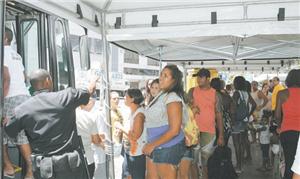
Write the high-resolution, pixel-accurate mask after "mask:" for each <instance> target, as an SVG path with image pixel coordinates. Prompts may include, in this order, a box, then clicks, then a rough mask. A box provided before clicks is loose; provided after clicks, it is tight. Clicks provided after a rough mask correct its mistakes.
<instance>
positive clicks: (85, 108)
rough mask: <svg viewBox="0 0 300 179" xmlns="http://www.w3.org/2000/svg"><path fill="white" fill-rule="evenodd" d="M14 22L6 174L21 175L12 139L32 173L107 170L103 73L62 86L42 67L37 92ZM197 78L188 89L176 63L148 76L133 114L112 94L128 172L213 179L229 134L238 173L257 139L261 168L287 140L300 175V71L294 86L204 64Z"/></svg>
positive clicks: (97, 174)
mask: <svg viewBox="0 0 300 179" xmlns="http://www.w3.org/2000/svg"><path fill="white" fill-rule="evenodd" d="M5 30H6V31H5V44H6V45H7V46H5V52H6V53H5V54H6V56H5V60H4V62H5V63H4V95H5V101H4V116H5V119H4V121H3V124H4V129H5V136H4V137H5V138H4V153H3V156H4V165H3V166H4V175H5V176H6V177H10V178H13V177H14V174H15V173H14V166H13V164H12V163H11V162H10V159H9V156H8V153H7V144H8V143H9V142H11V143H13V144H16V145H19V146H20V151H21V153H22V155H23V157H24V158H25V162H26V168H27V170H26V174H25V179H32V178H35V179H39V178H47V179H48V178H57V179H60V178H61V179H65V178H75V179H76V178H78V179H85V178H87V179H91V178H95V179H98V178H107V176H108V173H106V172H107V170H106V168H105V166H106V157H105V141H106V140H107V139H108V138H109V136H107V133H108V132H107V131H108V130H109V129H108V127H107V126H108V125H107V119H106V117H105V115H103V114H102V112H101V111H100V109H96V110H95V105H94V104H95V99H93V98H92V97H91V96H92V94H93V93H94V92H95V86H96V81H97V79H96V78H95V79H93V80H91V82H90V84H89V86H87V88H83V89H75V88H67V89H65V90H62V91H58V92H53V83H52V78H51V76H50V74H49V73H48V72H47V71H46V70H43V69H39V70H36V71H33V72H32V73H31V74H30V76H29V81H30V84H31V86H32V88H33V89H34V91H35V92H34V96H32V97H30V95H29V93H28V91H27V88H26V86H25V83H24V81H25V77H24V75H23V73H24V67H23V65H22V59H21V57H20V56H19V55H18V54H17V53H16V52H14V51H13V50H12V49H10V47H9V45H10V42H11V40H12V32H11V31H10V30H9V29H5ZM13 70H14V72H13V73H12V71H13ZM193 76H194V77H196V78H197V83H198V85H197V86H196V87H193V88H191V89H189V91H188V93H185V91H184V88H183V74H182V72H181V71H180V70H179V69H178V67H177V66H176V65H167V66H165V67H164V68H163V70H162V71H161V74H160V77H159V79H154V80H152V81H151V82H150V81H149V84H147V91H146V92H147V93H146V94H144V95H143V93H142V91H141V90H140V89H128V90H127V91H126V92H125V105H126V106H127V107H128V108H129V109H130V112H129V115H128V116H129V118H128V119H124V117H123V115H122V112H121V111H120V109H119V94H118V93H117V92H111V93H110V98H111V99H110V100H111V101H110V103H111V109H110V112H111V127H112V134H113V140H112V141H111V142H112V143H117V144H119V145H122V156H123V158H124V160H123V165H122V178H127V179H143V178H147V179H159V178H160V179H165V178H172V179H177V178H178V179H189V178H192V179H194V178H199V177H200V175H201V176H202V178H204V179H208V178H210V177H209V173H210V172H209V170H210V167H211V166H210V165H209V163H211V162H209V160H210V158H211V157H212V155H214V150H215V148H216V147H219V148H224V147H228V141H229V139H230V137H232V141H233V144H234V151H235V156H236V167H235V172H236V173H237V174H240V173H242V172H243V164H244V161H248V162H249V161H251V158H252V157H251V147H250V145H251V142H253V143H255V142H257V141H258V142H259V144H260V147H261V153H262V167H260V168H259V170H260V171H261V172H266V171H268V170H270V169H271V168H272V167H273V163H272V160H271V157H270V148H272V145H273V144H274V145H279V138H280V144H281V146H282V148H283V153H284V158H285V172H284V179H292V177H293V173H295V174H294V178H297V177H299V175H300V174H299V167H298V165H299V160H300V159H299V156H300V155H299V142H298V141H299V131H300V121H299V120H300V113H299V111H300V108H299V106H300V105H299V101H300V70H291V71H290V72H289V74H288V76H287V79H286V86H287V88H286V89H285V88H284V87H283V85H281V84H280V82H279V78H277V77H274V78H273V80H272V83H269V82H267V83H264V84H263V85H262V88H261V90H260V89H259V83H258V82H256V81H253V82H252V83H250V82H248V81H246V80H245V78H244V77H243V76H237V77H235V79H234V81H233V85H226V84H225V82H224V81H222V80H221V79H220V78H214V79H211V74H210V71H209V70H208V69H204V68H203V69H200V70H199V71H198V72H197V73H196V74H194V75H193ZM20 79H21V80H20ZM271 88H272V90H270V89H271ZM270 93H271V94H270ZM189 110H190V111H191V113H189ZM191 119H193V120H195V125H196V126H195V127H196V128H197V130H198V134H197V136H196V137H197V140H196V141H197V143H193V144H191V143H190V141H191V139H190V138H189V136H188V135H187V134H186V131H185V130H184V128H185V125H186V124H187V123H188V121H189V120H191ZM274 126H275V127H274ZM276 126H277V128H276ZM249 134H251V138H252V141H249ZM78 136H81V138H80V137H78ZM276 138H277V139H278V140H277V141H278V142H274V141H276ZM297 145H298V149H297ZM295 157H296V158H295ZM231 179H233V178H231Z"/></svg>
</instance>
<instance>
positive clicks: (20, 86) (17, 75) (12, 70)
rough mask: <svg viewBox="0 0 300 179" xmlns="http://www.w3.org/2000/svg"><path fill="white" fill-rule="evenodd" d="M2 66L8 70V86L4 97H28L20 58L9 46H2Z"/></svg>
mask: <svg viewBox="0 0 300 179" xmlns="http://www.w3.org/2000/svg"><path fill="white" fill-rule="evenodd" d="M4 66H6V67H7V68H8V70H9V75H10V85H9V90H8V94H7V96H6V97H14V96H18V95H28V96H29V95H30V94H29V91H28V89H27V88H26V84H25V77H24V66H23V63H22V57H21V56H20V55H19V54H18V53H17V52H16V51H14V50H13V49H12V48H11V47H10V46H4Z"/></svg>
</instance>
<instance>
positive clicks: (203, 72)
mask: <svg viewBox="0 0 300 179" xmlns="http://www.w3.org/2000/svg"><path fill="white" fill-rule="evenodd" d="M196 76H200V77H206V78H210V71H209V70H208V69H206V68H201V69H200V70H199V71H198V73H196V74H193V77H196Z"/></svg>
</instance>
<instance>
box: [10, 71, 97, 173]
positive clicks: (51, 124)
mask: <svg viewBox="0 0 300 179" xmlns="http://www.w3.org/2000/svg"><path fill="white" fill-rule="evenodd" d="M30 83H31V85H32V87H33V88H34V90H35V93H34V95H35V96H34V97H32V98H30V99H29V100H27V101H26V102H24V103H23V104H21V105H19V106H18V107H16V108H15V114H14V116H13V117H12V118H11V120H10V121H7V122H6V124H5V127H4V129H5V131H6V133H7V134H8V135H9V136H10V137H15V136H16V135H17V134H18V132H20V131H21V130H22V129H24V130H25V132H26V135H27V136H28V140H29V143H30V146H31V148H32V156H31V159H32V164H33V172H34V178H35V179H40V178H42V179H50V178H51V179H52V178H55V179H86V178H87V174H86V170H85V166H84V162H83V160H82V159H83V155H82V153H81V150H80V144H79V138H78V134H77V130H76V121H75V109H76V108H77V107H78V106H80V105H82V104H87V103H88V101H89V98H90V95H91V94H92V93H94V91H95V85H96V80H93V81H92V82H91V83H90V85H89V87H88V88H87V89H86V90H85V89H74V88H67V89H65V90H62V91H58V92H52V89H53V83H52V79H51V76H50V75H49V73H48V72H47V71H46V70H42V69H39V70H36V71H34V72H33V73H32V74H31V75H30Z"/></svg>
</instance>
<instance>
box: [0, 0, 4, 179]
mask: <svg viewBox="0 0 300 179" xmlns="http://www.w3.org/2000/svg"><path fill="white" fill-rule="evenodd" d="M4 32H5V0H1V1H0V81H1V83H0V122H1V123H2V117H3V99H4V96H3V83H2V82H3V63H4ZM0 126H1V128H0V162H1V163H2V161H3V155H2V153H3V127H2V125H0ZM0 175H1V177H0V178H3V167H2V166H1V167H0Z"/></svg>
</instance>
